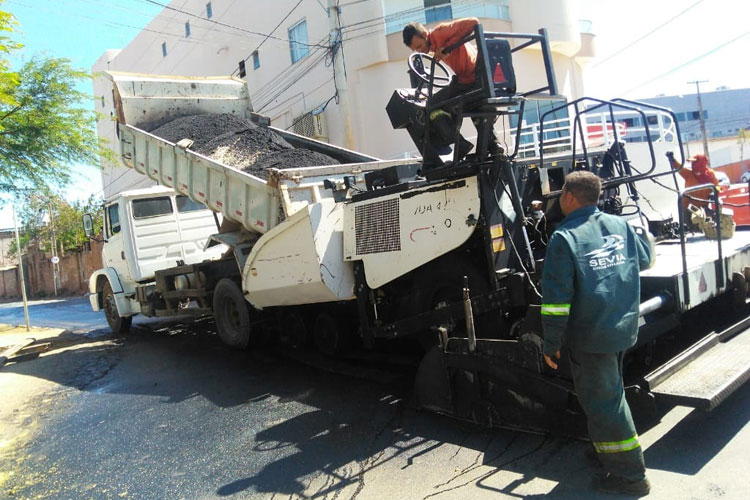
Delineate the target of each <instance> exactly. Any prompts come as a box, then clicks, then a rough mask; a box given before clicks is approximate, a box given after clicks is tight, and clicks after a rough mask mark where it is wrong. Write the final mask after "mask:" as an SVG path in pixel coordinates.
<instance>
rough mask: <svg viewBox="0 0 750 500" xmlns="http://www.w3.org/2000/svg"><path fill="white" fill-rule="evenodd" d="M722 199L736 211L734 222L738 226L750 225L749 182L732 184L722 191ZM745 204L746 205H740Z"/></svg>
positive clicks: (728, 206)
mask: <svg viewBox="0 0 750 500" xmlns="http://www.w3.org/2000/svg"><path fill="white" fill-rule="evenodd" d="M720 196H721V201H722V202H723V203H726V204H727V208H731V209H732V210H733V211H734V223H735V224H737V227H740V226H750V206H747V205H748V203H750V193H749V192H748V184H732V185H731V186H729V189H726V190H724V191H722V193H721V195H720ZM740 205H744V206H740Z"/></svg>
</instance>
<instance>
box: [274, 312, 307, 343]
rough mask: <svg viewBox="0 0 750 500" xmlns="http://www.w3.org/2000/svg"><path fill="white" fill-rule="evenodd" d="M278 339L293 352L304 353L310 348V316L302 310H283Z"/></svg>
mask: <svg viewBox="0 0 750 500" xmlns="http://www.w3.org/2000/svg"><path fill="white" fill-rule="evenodd" d="M280 323H281V334H280V339H281V342H282V343H283V344H285V345H286V346H288V347H289V348H290V349H293V350H295V351H305V350H307V349H308V348H309V347H310V341H311V335H310V314H309V311H308V310H306V309H304V308H299V307H298V308H294V309H291V310H284V311H283V316H282V317H281V322H280Z"/></svg>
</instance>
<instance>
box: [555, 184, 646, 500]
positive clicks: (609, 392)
mask: <svg viewBox="0 0 750 500" xmlns="http://www.w3.org/2000/svg"><path fill="white" fill-rule="evenodd" d="M600 193H601V181H600V179H599V177H597V176H596V175H594V174H593V173H591V172H584V171H580V172H573V173H571V174H569V175H568V176H567V177H566V178H565V184H564V185H563V189H562V195H561V196H560V207H561V209H562V211H563V214H564V215H565V216H566V217H565V219H563V221H562V222H561V223H560V224H559V225H558V227H557V229H556V230H555V232H554V234H553V235H552V237H551V238H550V241H549V245H548V247H547V257H546V260H545V263H544V272H543V275H542V296H543V298H542V310H541V313H542V326H543V330H544V360H545V362H546V363H547V365H549V366H550V368H552V369H557V363H556V362H555V361H554V359H553V358H556V359H559V358H560V348H561V347H562V345H563V342H564V343H565V344H566V346H567V347H568V353H569V360H570V367H571V372H572V376H573V384H574V386H575V390H576V393H577V395H578V400H579V402H580V404H581V407H582V408H583V410H584V412H585V413H586V417H587V423H588V431H589V437H590V438H591V441H592V442H593V444H594V448H595V450H596V452H597V455H596V456H597V457H598V458H599V461H600V462H601V464H602V465H603V466H604V471H605V472H604V473H603V474H599V475H597V476H595V477H594V486H595V487H596V489H598V490H600V491H605V492H611V493H626V494H635V495H646V494H648V492H649V491H650V484H649V482H648V479H646V468H645V464H644V461H643V452H642V450H641V446H640V443H639V441H638V435H637V434H636V431H635V426H634V424H633V419H632V416H631V413H630V408H629V406H628V403H627V401H626V400H625V390H624V383H623V380H622V360H623V354H624V352H625V351H626V350H627V349H628V348H630V347H632V346H633V345H634V344H635V342H636V339H637V336H638V307H639V304H640V278H639V272H640V270H642V269H645V268H647V267H649V266H650V265H651V263H652V259H653V250H652V249H651V248H650V245H649V243H648V240H647V235H648V233H646V232H645V231H644V230H643V229H642V228H638V229H639V230H640V231H641V233H642V234H640V235H639V234H637V233H636V228H634V227H633V226H631V225H630V224H628V223H627V222H626V221H624V220H623V219H621V218H620V217H616V216H613V215H608V214H605V213H603V212H600V211H599V210H598V209H597V203H598V201H599V196H600Z"/></svg>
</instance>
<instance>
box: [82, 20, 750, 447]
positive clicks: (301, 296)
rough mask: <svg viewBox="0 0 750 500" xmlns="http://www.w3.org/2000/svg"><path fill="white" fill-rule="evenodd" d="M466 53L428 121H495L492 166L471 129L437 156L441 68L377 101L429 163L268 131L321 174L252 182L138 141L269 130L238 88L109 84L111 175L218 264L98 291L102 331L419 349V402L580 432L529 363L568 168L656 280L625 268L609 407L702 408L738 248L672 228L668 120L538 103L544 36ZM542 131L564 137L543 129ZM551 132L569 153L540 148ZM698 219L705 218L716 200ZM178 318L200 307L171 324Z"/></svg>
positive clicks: (720, 369) (717, 377)
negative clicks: (199, 211) (524, 72)
mask: <svg viewBox="0 0 750 500" xmlns="http://www.w3.org/2000/svg"><path fill="white" fill-rule="evenodd" d="M468 42H472V43H475V44H476V46H477V50H478V63H477V68H478V69H477V78H478V81H479V85H478V86H477V89H476V90H474V91H472V92H470V93H468V94H467V95H464V96H458V97H456V98H454V99H451V100H450V101H447V102H443V103H441V105H440V106H441V107H442V108H444V109H448V110H450V112H451V113H452V114H453V115H454V116H456V117H457V120H456V124H457V125H456V137H457V134H458V131H459V128H460V126H461V122H462V119H463V118H473V119H475V120H484V121H486V122H491V123H495V121H496V120H502V121H503V122H504V123H505V124H506V125H509V126H514V127H515V129H514V130H511V133H512V135H513V136H514V137H515V139H516V140H515V144H514V145H513V146H512V147H510V148H507V149H508V151H505V152H504V153H503V154H500V155H494V156H493V155H490V153H489V151H488V147H487V144H488V137H487V135H486V134H484V135H480V137H478V138H477V148H476V152H475V153H472V154H469V155H468V156H467V157H466V158H461V157H459V156H458V155H457V154H453V156H449V155H447V154H445V153H446V152H448V153H449V152H450V150H449V149H448V150H446V146H448V145H449V144H450V142H455V141H451V138H450V137H448V138H446V137H440V136H439V135H438V134H437V132H436V131H434V130H431V127H430V121H429V120H426V119H425V117H427V116H429V114H430V112H431V111H433V110H434V109H435V108H433V107H431V104H430V97H431V96H432V94H433V92H434V91H435V90H436V88H437V87H438V86H439V85H440V82H439V81H437V80H436V79H435V75H436V74H437V69H438V68H439V66H440V65H439V64H436V63H435V61H433V60H432V59H430V58H429V56H423V55H419V54H415V55H413V56H412V57H411V58H410V60H409V71H410V74H411V75H412V77H413V78H412V88H408V89H399V90H396V91H395V92H394V94H393V97H392V98H391V100H390V102H389V103H388V105H387V107H386V110H387V113H388V115H389V117H390V119H391V123H392V125H393V126H394V127H395V128H399V129H405V130H406V132H408V133H409V134H410V136H411V137H412V139H414V141H415V144H416V146H417V147H418V149H419V150H420V151H421V152H422V153H423V154H425V153H426V150H427V149H428V148H436V152H437V153H438V154H441V155H443V156H442V160H441V162H440V163H439V164H438V165H430V168H427V166H426V165H423V164H422V163H421V161H420V160H418V159H417V160H399V161H382V160H377V159H375V158H372V157H369V156H366V155H361V154H359V153H356V152H353V151H350V150H345V149H342V148H338V147H335V146H332V145H329V144H325V143H322V142H319V141H315V140H312V139H309V138H306V137H302V136H298V135H296V134H292V133H290V132H287V131H283V130H279V129H273V127H271V128H272V129H273V130H275V131H276V132H277V133H279V134H281V135H283V136H284V138H285V139H286V140H288V141H289V142H290V143H292V144H294V145H295V146H297V147H303V148H308V149H310V150H312V151H321V152H325V153H326V154H328V155H329V156H331V157H334V158H336V159H338V160H340V161H341V164H339V165H327V166H315V167H307V168H294V169H284V168H279V169H270V170H269V171H268V172H267V173H268V176H267V179H262V178H259V177H256V176H254V175H252V174H249V173H246V172H242V171H240V170H238V169H237V168H234V167H233V166H232V165H225V164H222V163H220V162H218V161H216V160H212V159H211V158H208V157H206V156H203V155H201V154H198V153H196V152H195V151H192V150H191V149H190V141H177V142H175V143H172V142H169V141H166V140H164V139H162V138H160V137H157V136H155V135H153V134H151V133H149V132H148V131H147V130H150V129H152V128H153V125H154V124H157V123H159V122H163V121H164V120H165V119H167V118H174V117H177V116H186V115H190V114H197V113H211V112H213V113H233V114H237V115H239V116H243V117H247V118H251V119H253V120H254V121H255V122H256V123H257V124H258V125H259V126H266V127H270V125H269V124H268V121H267V120H266V119H265V118H264V117H261V116H258V115H255V114H254V113H253V112H252V107H251V105H250V101H249V98H248V97H247V96H248V93H247V88H246V87H245V85H244V82H242V81H240V80H235V79H231V78H225V79H206V78H202V79H197V78H195V79H190V78H183V79H175V78H169V77H153V76H147V75H133V74H122V73H107V77H108V78H110V79H111V82H112V86H113V93H114V96H115V107H116V117H117V123H116V126H117V137H118V145H117V146H118V149H119V151H118V153H119V155H120V157H121V159H122V161H123V163H124V164H125V165H126V166H127V167H130V168H132V169H135V170H136V171H138V172H140V173H141V174H143V175H145V176H148V177H149V178H151V179H153V180H154V181H156V182H157V183H158V184H160V185H162V186H165V187H167V188H169V189H172V190H174V191H175V192H176V193H178V195H180V196H186V197H188V198H189V199H190V200H193V201H194V202H196V203H200V204H203V205H205V206H206V207H208V209H209V210H211V211H213V212H215V213H217V214H221V216H222V217H223V222H222V224H221V230H220V231H218V232H216V233H215V234H213V235H211V236H210V237H209V238H208V246H209V248H210V246H211V245H214V244H216V245H219V244H221V245H225V247H226V249H227V250H226V251H224V252H223V253H222V255H221V257H220V258H218V259H213V260H204V261H202V262H193V263H187V262H176V263H175V264H176V265H174V266H172V267H168V268H164V269H160V270H156V271H155V272H154V279H153V280H152V281H149V282H143V283H141V282H138V281H137V280H136V281H134V282H133V283H132V284H131V285H130V286H129V287H122V289H121V291H120V292H114V288H112V290H113V292H114V295H115V296H116V295H118V293H119V294H120V295H121V296H122V297H124V298H127V299H128V300H129V301H130V302H129V306H128V307H129V308H128V307H126V308H123V309H120V305H121V304H122V300H119V299H116V300H114V301H113V303H114V304H115V305H116V306H117V314H119V315H120V316H122V317H127V316H131V315H133V314H135V313H141V314H148V315H158V314H161V313H174V312H175V311H178V310H181V311H183V312H186V313H201V314H213V315H214V317H215V319H216V325H217V331H218V332H219V335H220V337H221V339H222V340H223V341H224V342H225V343H227V344H228V345H230V346H233V347H239V348H246V347H250V346H252V345H254V344H255V343H256V342H257V341H258V340H259V339H260V338H261V337H263V335H262V332H264V331H267V330H264V329H267V328H269V325H271V329H272V331H273V332H275V334H276V335H277V336H278V337H280V338H282V339H283V340H285V341H286V344H285V345H287V346H288V348H289V349H292V348H297V347H300V346H301V345H303V344H304V343H305V341H306V339H308V338H312V339H313V341H314V344H315V346H316V347H317V349H318V350H320V351H321V352H322V353H324V354H325V355H328V356H337V355H341V353H342V352H345V351H346V349H347V348H352V346H353V345H355V346H357V347H358V348H360V349H378V348H379V346H380V345H382V343H384V342H388V341H394V340H398V339H411V340H413V341H416V342H417V343H418V344H419V345H421V346H422V348H423V349H424V356H423V357H422V361H421V362H420V363H419V366H418V369H417V372H416V379H415V384H414V388H415V390H414V399H413V401H414V404H415V405H416V406H417V407H420V408H425V409H429V410H433V411H437V412H439V413H444V414H448V415H451V416H454V417H456V418H462V419H467V420H472V421H475V422H481V423H485V424H489V425H499V426H508V427H515V428H523V429H532V430H550V429H560V430H561V431H563V432H567V433H571V434H585V430H584V428H583V426H582V425H581V422H582V413H581V411H580V408H579V407H578V405H577V403H576V397H575V390H574V388H573V385H572V382H571V377H570V370H569V367H567V366H566V365H565V363H562V365H561V367H560V370H558V371H555V372H552V371H551V370H549V369H548V368H547V367H546V366H545V364H544V362H543V357H542V352H541V345H542V337H543V332H542V330H541V320H540V299H541V293H540V282H541V271H542V269H543V266H544V252H545V247H546V242H547V241H548V238H549V236H550V235H551V233H552V232H553V231H554V227H555V225H556V224H557V223H558V222H559V221H560V220H562V213H561V211H560V208H559V204H558V201H557V200H558V198H559V196H560V190H561V187H562V183H563V180H564V177H565V175H566V174H567V173H568V172H570V171H573V170H577V169H585V170H589V171H592V172H595V173H597V174H598V175H599V176H600V177H601V178H602V181H603V187H604V190H603V195H602V200H601V203H600V205H601V208H602V210H604V211H605V212H608V213H613V214H616V215H619V216H622V217H625V218H627V219H629V222H632V223H634V224H636V225H638V226H640V228H641V229H639V231H641V233H642V234H643V235H644V237H646V236H647V235H646V234H645V233H646V230H647V229H648V230H649V231H650V233H651V234H652V235H653V237H654V238H655V255H656V260H655V265H654V267H652V268H651V269H649V270H647V271H643V272H642V273H641V290H642V303H641V307H640V322H639V337H638V343H637V344H636V346H635V347H634V348H633V349H632V350H631V352H629V353H628V362H627V363H626V382H627V385H628V388H627V390H626V393H627V396H628V399H629V400H630V401H631V404H632V405H633V407H634V408H640V409H643V411H652V410H653V409H654V401H655V399H656V398H664V399H668V400H670V401H676V402H679V403H681V404H686V405H690V406H695V407H701V408H704V409H711V408H713V407H715V406H716V405H717V404H719V403H721V402H722V401H723V400H724V399H725V398H726V397H728V396H729V394H731V393H732V392H733V391H734V390H735V389H736V388H738V387H739V386H740V385H741V384H742V383H744V382H745V381H746V380H747V378H748V376H750V334H748V333H747V330H748V328H750V314H748V313H749V312H750V310H748V308H747V306H746V304H747V300H748V299H747V297H748V278H750V272H749V271H750V233H747V232H743V231H739V230H738V231H737V232H736V234H734V235H733V236H732V238H730V239H725V238H721V236H720V235H719V238H717V239H708V238H706V236H705V235H702V234H698V233H694V232H691V231H690V230H689V227H688V225H687V221H683V220H682V217H683V211H682V210H680V209H679V207H680V206H682V201H683V198H685V197H689V196H690V194H691V192H693V191H694V190H695V188H690V189H684V188H682V187H681V186H680V185H679V184H678V181H677V179H676V176H675V171H674V170H673V169H672V168H671V167H670V166H669V164H668V163H667V160H666V159H662V157H661V154H660V152H664V151H667V150H670V149H674V150H675V153H676V154H677V155H678V156H680V157H681V158H682V159H683V160H684V154H683V150H682V144H681V142H680V134H679V124H678V122H677V120H676V119H675V116H674V114H673V113H672V112H671V111H670V110H668V109H665V108H660V107H657V106H653V105H649V104H643V103H638V102H633V101H628V100H623V99H615V100H609V101H605V100H601V99H594V98H581V99H576V100H574V101H570V102H568V101H566V100H565V99H564V97H561V96H560V95H558V92H557V84H556V80H555V74H554V68H553V66H552V57H551V52H550V49H549V44H548V41H547V37H546V32H545V31H544V30H540V32H539V33H538V34H517V33H486V32H484V31H483V29H482V26H481V25H480V26H477V27H476V29H475V31H474V33H472V34H471V35H470V36H469V37H467V38H466V39H464V40H462V41H461V42H460V43H468ZM527 48H528V49H530V50H531V51H532V53H535V54H538V55H539V57H540V59H541V63H540V64H541V65H543V67H544V70H545V71H544V72H543V73H542V75H543V77H542V78H543V79H544V80H543V81H541V82H538V84H537V85H533V86H532V87H531V88H530V89H529V90H522V89H518V88H517V85H516V82H515V78H514V75H513V67H512V58H513V54H514V53H515V52H517V51H519V50H525V49H527ZM498 66H499V67H500V69H501V71H498V69H497V68H498ZM497 75H500V78H499V81H498V77H497ZM443 81H446V80H445V79H444V80H443ZM538 102H553V103H554V105H553V106H551V107H550V106H548V107H547V109H548V111H547V112H546V113H543V114H542V115H541V116H540V117H539V118H540V120H539V131H538V134H536V135H535V136H534V137H532V139H531V140H532V141H533V146H534V147H533V151H534V154H524V155H520V154H519V147H521V146H522V144H521V143H522V142H523V141H521V140H520V138H521V137H522V130H521V128H522V122H523V120H522V117H523V116H524V107H525V106H528V105H530V103H538ZM467 109H471V110H472V111H471V112H468V111H466V110H467ZM623 112H625V113H631V114H633V115H635V116H639V117H641V118H642V120H641V122H642V123H644V124H646V125H645V126H646V130H645V132H646V134H645V138H646V139H645V140H644V141H643V142H642V143H640V144H638V145H636V146H638V147H639V148H640V153H639V154H637V155H634V154H632V151H634V150H635V148H631V146H633V145H632V144H630V143H625V142H624V141H622V140H621V137H619V136H618V130H619V127H618V126H614V125H613V124H615V123H616V122H617V118H615V117H616V116H621V114H622V113H623ZM654 113H657V114H659V115H660V116H662V117H663V118H664V119H665V120H668V121H670V123H672V124H673V126H674V127H675V128H676V129H675V130H674V132H676V133H673V134H672V137H673V141H672V142H671V143H669V144H664V143H658V142H657V141H656V140H655V139H654V138H653V134H652V133H651V132H650V131H649V128H648V123H649V121H650V120H648V119H647V115H649V116H650V115H651V114H654ZM595 114H596V116H597V117H598V118H597V120H599V121H598V122H597V123H600V124H607V123H609V126H606V125H602V126H601V130H602V131H604V130H607V131H608V132H607V133H606V134H605V133H604V132H602V133H600V137H599V138H598V140H597V141H592V140H591V137H589V135H587V132H586V131H587V130H591V129H590V127H588V126H587V121H586V120H587V117H590V116H593V115H595ZM560 116H565V117H566V120H567V121H568V123H569V125H568V126H567V128H566V129H565V130H567V132H565V133H563V132H561V131H560V127H559V126H557V127H555V128H554V129H551V128H550V127H549V126H548V128H547V129H546V130H545V123H549V121H550V120H552V119H558V118H559V117H560ZM661 119H662V118H660V120H661ZM485 130H487V128H485ZM552 132H554V133H552ZM565 134H567V136H565ZM603 135H605V136H608V137H606V139H607V140H603V137H601V136H603ZM562 136H565V137H567V138H568V142H569V145H568V146H569V147H567V148H565V147H561V146H560V140H559V139H560V137H562ZM454 139H455V138H454ZM425 156H427V155H426V154H425ZM660 160H661V161H660ZM683 163H684V161H683ZM654 183H658V185H659V186H663V187H665V189H666V190H667V191H666V192H667V193H668V195H669V197H670V198H669V200H668V204H670V205H672V206H673V207H675V209H676V210H675V211H674V213H676V214H677V217H676V219H672V218H669V217H668V218H665V219H663V220H658V219H657V218H656V217H655V216H654V214H653V213H650V214H649V215H647V210H646V209H645V207H642V206H641V205H643V202H644V201H647V202H648V205H649V206H653V205H652V202H651V201H649V200H645V197H644V196H643V195H642V194H641V193H642V192H644V191H647V190H648V189H641V186H643V187H650V186H652V185H653V184H654ZM670 186H673V187H670ZM699 188H703V189H705V186H700V187H699ZM712 196H713V195H712ZM713 202H714V203H715V204H716V205H717V206H721V200H720V199H719V197H718V195H716V196H715V197H714V198H713ZM717 212H720V211H717ZM105 214H106V212H105ZM717 221H718V220H717ZM719 231H720V229H719ZM107 237H108V238H109V237H111V236H110V235H109V234H107ZM105 247H106V245H105ZM177 264H179V265H177ZM110 276H111V274H109V273H108V272H102V273H100V274H99V275H97V276H96V279H94V277H92V280H91V297H92V304H93V305H94V307H95V308H97V307H102V305H103V295H104V291H105V289H106V285H107V279H109V277H110ZM180 283H181V285H180ZM188 302H198V304H199V307H192V308H191V307H185V305H186V304H187V303H188ZM726 303H730V304H731V306H729V308H728V310H729V311H732V313H731V314H727V315H726V320H727V321H728V320H729V319H736V320H737V321H735V322H734V323H733V324H730V325H726V324H723V323H721V322H718V323H716V324H713V325H710V326H706V327H705V329H706V331H705V332H703V331H702V330H701V331H699V332H698V333H697V334H696V333H695V330H696V328H694V327H691V326H690V325H689V323H690V322H691V321H693V320H692V319H691V318H694V317H695V315H699V316H701V317H703V318H705V316H706V315H705V313H701V311H706V310H707V308H714V307H724V305H725V304H726ZM693 326H694V325H693ZM688 332H689V333H688ZM563 358H564V356H563Z"/></svg>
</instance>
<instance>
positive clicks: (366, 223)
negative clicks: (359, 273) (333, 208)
mask: <svg viewBox="0 0 750 500" xmlns="http://www.w3.org/2000/svg"><path fill="white" fill-rule="evenodd" d="M398 200H399V199H398V198H394V199H391V200H383V201H378V202H375V203H368V204H367V205H360V206H358V207H356V208H355V210H354V224H355V227H356V232H355V235H356V238H357V255H365V254H369V253H383V252H397V251H399V250H401V225H400V224H399V217H398Z"/></svg>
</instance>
